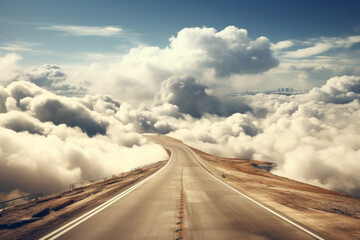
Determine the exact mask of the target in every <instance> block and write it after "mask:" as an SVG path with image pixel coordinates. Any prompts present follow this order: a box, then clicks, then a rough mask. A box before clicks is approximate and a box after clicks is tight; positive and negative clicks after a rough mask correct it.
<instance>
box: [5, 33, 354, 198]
mask: <svg viewBox="0 0 360 240" xmlns="http://www.w3.org/2000/svg"><path fill="white" fill-rule="evenodd" d="M357 42H358V38H356V37H353V38H352V37H348V38H342V39H325V38H323V39H315V40H313V41H310V43H307V45H306V44H305V43H304V44H305V45H306V46H305V47H304V48H303V49H305V50H304V51H302V52H301V51H300V52H297V53H296V54H297V56H295V57H294V58H293V59H297V60H289V59H288V60H287V61H285V62H282V63H281V65H278V64H279V61H278V59H277V58H276V57H274V56H281V57H284V54H286V51H287V52H288V53H290V52H291V51H293V49H294V48H296V47H297V46H298V42H297V41H289V40H288V41H281V42H279V43H277V44H271V43H270V42H269V40H268V39H267V38H265V37H259V38H256V39H255V40H253V39H250V38H249V37H248V35H247V31H246V30H244V29H239V28H236V27H227V28H225V29H224V30H221V31H217V30H215V29H213V28H207V27H203V28H185V29H183V30H181V31H179V33H178V34H177V36H174V37H172V38H171V39H170V44H169V46H168V47H165V48H159V47H151V46H143V45H141V46H138V47H136V48H132V49H130V50H129V52H128V53H126V54H125V55H123V56H122V57H120V58H118V59H117V61H116V62H113V63H109V64H108V63H107V64H103V63H93V64H91V65H88V66H82V67H81V66H80V67H78V66H75V67H73V68H69V67H63V68H62V67H60V66H58V65H54V64H46V65H42V66H39V67H31V68H23V67H20V66H19V64H18V62H19V61H20V60H21V56H20V55H18V54H14V53H9V54H6V55H0V70H1V71H2V74H1V76H0V81H1V83H2V85H3V86H2V87H0V113H1V114H0V131H1V133H0V136H1V138H2V139H1V141H0V150H1V151H0V164H1V168H0V169H1V170H0V171H3V173H2V172H0V183H3V184H1V186H0V192H3V194H2V195H4V193H5V194H12V195H14V194H15V195H16V194H19V193H23V192H32V191H39V188H40V189H43V191H44V192H51V191H55V190H56V191H58V190H60V189H61V188H62V186H67V184H68V183H69V182H73V181H77V180H80V179H84V178H87V177H89V178H92V176H95V175H97V174H99V175H103V174H107V173H108V172H109V173H110V174H112V173H113V172H114V170H115V169H116V171H118V170H117V169H119V171H121V170H124V169H128V168H129V167H130V166H135V165H138V164H142V163H145V162H151V161H154V160H158V158H159V157H161V156H163V154H165V153H164V151H163V150H162V149H161V148H160V147H159V146H155V145H152V144H149V143H147V142H146V141H145V140H144V138H143V137H142V136H141V135H140V134H141V133H158V134H168V135H170V136H174V137H176V138H179V139H181V140H183V141H184V142H185V143H187V144H189V145H191V146H194V147H197V148H199V149H201V150H204V151H207V152H210V153H213V154H218V155H226V156H230V157H239V158H248V159H257V160H265V161H272V162H275V163H277V169H274V170H273V172H274V173H276V174H279V175H282V176H286V177H289V178H293V179H297V180H300V181H304V182H307V183H311V184H316V185H319V186H323V187H326V188H330V189H334V190H338V191H341V192H345V193H349V194H353V195H356V196H360V184H359V182H358V179H359V177H360V176H359V172H360V163H359V161H358V159H360V156H359V155H360V145H359V141H358V136H359V134H360V132H359V131H360V130H359V129H360V127H359V126H360V122H359V119H360V103H359V102H360V97H359V96H360V90H359V89H360V80H359V79H360V77H359V76H358V75H359V74H355V73H357V72H359V71H358V66H355V67H351V66H353V65H354V63H353V62H352V59H350V60H349V59H344V58H340V60H339V58H336V59H335V58H331V57H326V56H318V54H322V53H324V52H328V50H327V49H328V47H329V46H330V45H331V46H330V48H329V49H331V48H335V50H336V49H337V50H339V49H341V48H351V47H352V46H354V44H356V43H357ZM309 44H310V46H309ZM319 44H324V46H325V45H326V46H325V47H324V48H321V45H319ZM328 45H329V46H328ZM334 46H335V47H334ZM311 47H315V48H316V49H310V50H311V51H310V50H309V48H311ZM284 49H285V50H286V51H285V52H284ZM319 49H320V50H321V51H320V50H319ZM273 51H274V52H273ZM295 51H296V50H295ZM314 53H315V55H313V54H314ZM309 54H310V55H309ZM311 56H316V58H315V57H314V58H312V59H301V60H299V59H300V58H305V57H311ZM280 59H281V58H280ZM355 62H356V61H355ZM277 66H278V67H277ZM334 66H339V67H334ZM346 66H350V68H347V67H346ZM344 73H346V74H344ZM359 73H360V72H359ZM334 74H335V75H339V77H331V76H333V75H334ZM325 76H328V78H330V79H328V80H327V81H326V82H325V83H324V84H322V83H323V81H324V77H325ZM277 77H279V79H280V80H277V81H276V82H277V83H282V84H284V85H285V86H286V85H287V84H289V81H290V83H296V82H300V83H308V81H309V79H310V80H311V81H312V84H313V85H312V86H314V85H316V87H311V90H310V91H309V92H308V93H306V94H301V95H292V96H284V95H276V94H272V95H266V94H257V95H247V96H236V97H234V96H229V95H227V94H229V93H231V92H233V91H238V89H239V88H238V85H243V84H245V85H247V86H253V85H252V84H255V85H256V84H260V83H261V84H264V85H266V84H270V83H269V81H268V78H269V79H274V78H276V79H277ZM271 84H273V83H271ZM266 86H267V85H266ZM86 93H91V94H88V95H86ZM105 93H106V94H105ZM224 93H226V94H224ZM108 94H110V95H108ZM118 99H119V100H118ZM51 167H52V168H51ZM48 168H50V170H49V174H48V173H43V171H44V170H45V169H48ZM54 169H56V171H55V170H54ZM10 173H13V174H10ZM40 173H42V174H40ZM16 174H18V175H21V176H23V177H21V178H19V177H15V176H16ZM90 176H91V177H90ZM32 179H33V180H34V181H33V182H31V181H30V180H32ZM47 183H48V184H47ZM65 183H66V184H65Z"/></svg>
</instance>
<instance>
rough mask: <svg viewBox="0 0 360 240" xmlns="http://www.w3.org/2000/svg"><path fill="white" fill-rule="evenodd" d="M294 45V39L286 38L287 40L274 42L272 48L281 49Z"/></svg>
mask: <svg viewBox="0 0 360 240" xmlns="http://www.w3.org/2000/svg"><path fill="white" fill-rule="evenodd" d="M292 46H294V42H293V41H290V40H285V41H280V42H277V43H276V44H273V45H272V48H273V49H274V50H281V49H285V48H289V47H292Z"/></svg>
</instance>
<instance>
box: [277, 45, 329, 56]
mask: <svg viewBox="0 0 360 240" xmlns="http://www.w3.org/2000/svg"><path fill="white" fill-rule="evenodd" d="M333 47H334V46H333V45H332V44H331V43H316V44H315V46H313V47H308V48H302V49H298V50H296V51H290V52H286V53H285V55H284V57H288V58H306V57H311V56H314V55H318V54H320V53H323V52H326V51H328V50H329V49H331V48H333Z"/></svg>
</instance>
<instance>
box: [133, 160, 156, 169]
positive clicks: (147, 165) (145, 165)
mask: <svg viewBox="0 0 360 240" xmlns="http://www.w3.org/2000/svg"><path fill="white" fill-rule="evenodd" d="M159 162H161V161H157V162H153V163H148V164H144V165H141V166H139V167H135V168H132V169H131V171H135V170H138V169H141V168H144V167H149V166H151V165H155V164H158V163H159Z"/></svg>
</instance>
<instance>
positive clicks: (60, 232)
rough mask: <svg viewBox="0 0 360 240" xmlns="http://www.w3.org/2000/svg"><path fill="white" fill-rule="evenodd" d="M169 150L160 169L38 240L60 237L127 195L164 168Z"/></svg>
mask: <svg viewBox="0 0 360 240" xmlns="http://www.w3.org/2000/svg"><path fill="white" fill-rule="evenodd" d="M169 150H170V152H171V156H170V159H169V161H168V162H167V163H166V165H165V166H163V167H162V168H161V169H159V170H158V171H157V172H155V173H153V174H151V175H150V176H148V177H147V178H145V179H143V180H142V181H141V182H138V183H137V184H135V185H134V186H132V187H130V188H128V189H126V190H125V191H123V192H121V193H120V194H118V195H116V196H115V197H113V198H111V199H110V200H108V201H106V202H105V203H103V204H101V205H100V206H97V207H96V208H94V209H93V210H91V211H89V212H87V213H85V214H83V215H81V216H80V217H78V218H76V219H75V220H73V221H71V222H69V223H67V224H65V225H64V226H62V227H60V228H58V229H56V230H54V231H52V232H51V233H49V234H47V235H46V236H44V237H42V238H40V239H39V240H46V239H49V240H53V239H56V238H58V237H60V236H61V235H63V234H65V233H66V232H68V231H70V230H71V229H73V228H74V227H76V226H77V225H79V224H80V223H82V222H84V221H86V220H87V219H89V218H90V217H92V216H94V215H95V214H97V213H98V212H100V211H102V210H103V209H105V208H107V207H108V206H110V205H111V204H113V203H114V202H116V201H117V200H119V199H121V198H123V197H124V196H126V195H128V194H129V193H131V192H132V191H134V190H135V189H136V188H138V187H140V186H141V185H142V184H144V183H145V182H147V181H149V180H150V179H151V178H153V177H154V176H156V175H157V174H158V173H159V172H161V171H162V170H163V169H164V168H166V167H167V166H168V165H169V163H170V162H171V160H172V158H173V151H172V150H171V149H169Z"/></svg>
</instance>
